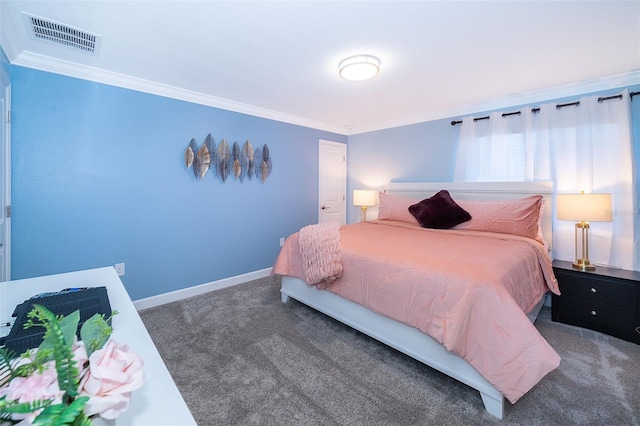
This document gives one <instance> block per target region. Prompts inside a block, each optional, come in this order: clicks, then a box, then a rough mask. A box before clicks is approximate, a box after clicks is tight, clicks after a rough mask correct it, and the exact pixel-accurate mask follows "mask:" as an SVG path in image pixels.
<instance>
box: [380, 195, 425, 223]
mask: <svg viewBox="0 0 640 426" xmlns="http://www.w3.org/2000/svg"><path fill="white" fill-rule="evenodd" d="M378 197H379V199H380V203H379V205H378V219H382V220H397V221H399V222H407V223H414V224H416V225H419V223H418V221H417V220H416V218H415V217H413V215H412V214H411V213H409V206H411V205H413V204H415V203H417V202H419V201H420V200H415V199H413V198H405V197H398V196H396V195H390V194H385V193H384V192H380V193H378Z"/></svg>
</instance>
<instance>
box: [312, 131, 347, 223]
mask: <svg viewBox="0 0 640 426" xmlns="http://www.w3.org/2000/svg"><path fill="white" fill-rule="evenodd" d="M318 157H319V165H318V223H323V222H338V223H340V224H342V225H344V224H346V223H347V145H346V144H343V143H337V142H331V141H325V140H322V139H320V141H319V156H318Z"/></svg>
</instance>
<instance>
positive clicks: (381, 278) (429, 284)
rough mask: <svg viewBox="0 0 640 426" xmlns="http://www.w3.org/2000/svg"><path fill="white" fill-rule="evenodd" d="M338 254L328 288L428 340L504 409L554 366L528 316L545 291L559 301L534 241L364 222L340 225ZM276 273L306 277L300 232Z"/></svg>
mask: <svg viewBox="0 0 640 426" xmlns="http://www.w3.org/2000/svg"><path fill="white" fill-rule="evenodd" d="M340 251H341V254H342V264H343V273H342V277H341V278H338V279H337V280H335V281H334V282H333V283H332V284H331V285H330V286H328V287H327V289H326V290H328V291H331V292H333V293H336V294H338V295H340V296H342V297H344V298H346V299H349V300H352V301H354V302H356V303H359V304H361V305H364V306H366V307H367V308H369V309H371V310H373V311H375V312H378V313H380V314H383V315H386V316H388V317H390V318H393V319H395V320H397V321H401V322H403V323H405V324H408V325H411V326H413V327H416V328H418V329H420V330H421V331H423V332H424V333H427V334H428V335H430V336H431V337H433V338H434V339H436V340H437V341H439V342H440V343H442V344H443V345H444V346H445V347H446V348H447V350H449V351H452V352H454V353H456V354H457V355H459V356H461V357H462V358H464V359H465V360H466V361H467V362H468V363H469V364H471V365H472V366H473V367H475V369H476V370H478V372H479V373H480V374H482V376H483V377H484V378H485V379H486V380H487V381H488V382H489V383H491V384H492V385H494V386H495V387H496V389H498V391H500V392H501V393H502V394H503V395H504V396H505V397H506V398H507V399H508V400H509V401H510V402H512V403H515V402H516V401H517V400H518V399H519V398H520V397H521V396H522V395H524V394H525V393H526V392H528V391H529V390H530V389H531V388H532V387H533V386H534V385H535V384H536V383H538V382H539V381H540V380H541V379H542V378H543V377H544V376H545V375H546V374H547V373H549V372H550V371H552V370H554V369H555V368H557V367H558V365H559V364H560V357H559V356H558V354H557V353H556V352H555V351H554V350H553V348H551V346H549V344H548V343H547V341H546V340H544V338H543V337H542V336H541V335H540V333H538V331H537V330H536V328H535V327H534V326H533V324H532V323H531V321H529V319H528V318H527V316H526V313H528V312H529V311H530V310H531V309H532V308H533V307H534V306H535V304H536V303H537V302H538V301H539V300H540V298H541V297H542V295H543V294H544V293H545V292H546V291H547V290H548V289H550V290H551V291H553V292H554V293H556V294H559V291H558V285H557V281H556V279H555V277H554V275H553V269H552V267H551V261H550V259H549V257H548V256H547V253H546V252H545V251H544V248H543V247H542V245H541V244H539V243H538V242H536V241H534V240H532V239H529V238H526V237H520V236H513V235H507V234H494V233H485V232H479V231H456V230H432V229H424V228H420V227H419V226H418V225H412V224H406V223H401V222H393V221H370V222H361V223H358V224H353V225H346V226H343V227H342V228H341V241H340ZM273 273H275V274H280V275H288V276H295V277H298V278H301V279H303V280H304V272H303V269H302V265H301V261H300V254H299V246H298V234H294V235H292V236H291V237H289V238H288V239H287V241H286V242H285V245H284V246H283V248H282V250H281V252H280V254H279V256H278V258H277V259H276V262H275V264H274V267H273Z"/></svg>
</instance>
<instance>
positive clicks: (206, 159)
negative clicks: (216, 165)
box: [196, 143, 211, 179]
mask: <svg viewBox="0 0 640 426" xmlns="http://www.w3.org/2000/svg"><path fill="white" fill-rule="evenodd" d="M196 163H197V164H198V172H199V173H198V176H196V177H198V178H199V179H204V175H206V174H207V171H208V170H209V166H210V165H211V155H210V154H209V148H207V144H204V143H203V144H202V146H201V147H200V149H199V150H198V154H196Z"/></svg>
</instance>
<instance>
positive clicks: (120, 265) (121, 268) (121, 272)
mask: <svg viewBox="0 0 640 426" xmlns="http://www.w3.org/2000/svg"><path fill="white" fill-rule="evenodd" d="M113 267H114V268H116V273H117V274H118V275H120V276H123V275H124V263H116V264H115V265H114V266H113Z"/></svg>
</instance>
